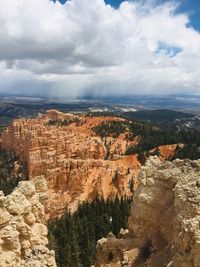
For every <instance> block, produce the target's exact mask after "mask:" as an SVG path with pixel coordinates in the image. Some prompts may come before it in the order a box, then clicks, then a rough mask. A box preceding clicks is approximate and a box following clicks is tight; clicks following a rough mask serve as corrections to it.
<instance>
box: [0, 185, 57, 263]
mask: <svg viewBox="0 0 200 267" xmlns="http://www.w3.org/2000/svg"><path fill="white" fill-rule="evenodd" d="M43 182H44V181H43ZM36 191H37V190H36V188H35V185H34V181H31V182H21V183H19V185H18V187H17V188H16V189H15V190H14V191H13V193H11V194H10V195H8V196H6V197H4V195H3V194H2V192H0V198H1V200H0V266H2V267H25V266H26V267H27V266H29V267H33V266H37V267H38V266H41V267H45V266H46V267H50V266H51V267H56V263H55V259H54V252H53V251H49V249H48V248H47V244H48V240H47V228H46V226H45V225H44V224H43V223H42V220H41V218H38V217H40V215H39V211H38V210H40V213H42V214H44V208H43V206H42V204H41V203H40V202H39V195H38V194H39V193H37V192H36ZM43 193H44V192H43ZM33 199H34V201H33Z"/></svg>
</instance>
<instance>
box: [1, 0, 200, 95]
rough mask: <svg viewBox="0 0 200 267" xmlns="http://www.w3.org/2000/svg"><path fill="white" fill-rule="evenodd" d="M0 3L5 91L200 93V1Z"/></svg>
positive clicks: (21, 0)
mask: <svg viewBox="0 0 200 267" xmlns="http://www.w3.org/2000/svg"><path fill="white" fill-rule="evenodd" d="M61 2H62V3H61ZM0 4H1V9H0V24H1V27H0V94H14V95H16V94H19V95H34V96H43V95H44V96H50V97H55V96H56V97H60V98H63V97H79V96H84V95H85V94H87V95H88V94H91V95H95V96H106V95H126V96H127V95H135V94H200V1H199V0H182V1H178V0H169V1H165V0H135V1H134V0H132V1H120V0H106V2H104V0H68V1H66V0H60V1H58V0H53V1H52V0H51V1H50V0H35V1H33V0H15V1H13V0H6V1H3V0H0Z"/></svg>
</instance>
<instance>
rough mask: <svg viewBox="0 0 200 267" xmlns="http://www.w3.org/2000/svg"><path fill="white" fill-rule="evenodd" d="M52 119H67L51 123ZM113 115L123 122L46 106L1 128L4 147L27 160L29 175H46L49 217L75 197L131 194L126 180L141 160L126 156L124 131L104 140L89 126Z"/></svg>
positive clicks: (73, 204)
mask: <svg viewBox="0 0 200 267" xmlns="http://www.w3.org/2000/svg"><path fill="white" fill-rule="evenodd" d="M52 120H59V121H64V120H71V123H70V124H69V125H59V124H55V125H51V124H50V123H49V121H52ZM113 120H122V121H123V119H120V118H114V117H89V116H84V115H79V116H76V115H72V114H64V113H62V112H58V111H56V110H50V111H48V112H47V113H46V114H45V115H41V116H39V117H38V118H36V119H18V120H14V121H13V122H12V123H11V125H10V126H9V127H8V129H7V130H5V131H4V133H3V135H2V147H3V148H4V149H7V150H13V151H15V152H16V153H17V154H18V155H19V157H20V160H21V161H23V162H26V163H27V165H28V171H29V179H33V178H34V177H36V176H41V175H44V176H45V178H46V180H47V184H48V191H49V199H48V202H47V203H46V213H47V214H48V215H49V216H51V217H52V216H55V215H57V214H60V213H61V212H63V209H64V208H65V207H66V205H68V206H69V208H71V209H72V210H74V209H75V208H76V206H77V203H78V202H79V201H84V200H88V199H93V198H94V197H95V196H96V195H97V194H99V195H101V196H103V197H104V198H107V197H112V196H114V195H116V194H118V195H120V196H124V195H130V186H129V183H130V180H131V179H132V178H134V177H136V176H137V173H138V171H139V169H140V163H139V162H138V160H137V156H136V155H129V156H124V153H125V151H126V148H127V146H128V145H129V141H127V140H126V138H125V135H123V134H121V135H120V136H119V137H118V138H113V137H107V138H104V139H102V138H100V137H99V136H97V135H96V134H95V133H94V132H93V131H92V128H93V127H94V126H97V125H99V124H100V123H101V122H103V121H104V122H105V121H113ZM108 155H109V156H108ZM136 184H137V183H136Z"/></svg>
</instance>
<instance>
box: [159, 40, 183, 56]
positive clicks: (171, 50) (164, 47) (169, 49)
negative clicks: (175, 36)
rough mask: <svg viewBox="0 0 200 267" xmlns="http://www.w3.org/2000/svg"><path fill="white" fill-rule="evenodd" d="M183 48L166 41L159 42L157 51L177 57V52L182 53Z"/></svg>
mask: <svg viewBox="0 0 200 267" xmlns="http://www.w3.org/2000/svg"><path fill="white" fill-rule="evenodd" d="M182 51H183V50H182V48H180V47H177V46H170V45H168V44H166V43H163V42H159V44H158V47H157V49H156V51H155V52H156V53H157V54H158V53H162V54H165V55H168V56H169V57H175V56H176V55H177V54H179V53H181V52H182Z"/></svg>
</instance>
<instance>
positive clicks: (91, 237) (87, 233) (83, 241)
mask: <svg viewBox="0 0 200 267" xmlns="http://www.w3.org/2000/svg"><path fill="white" fill-rule="evenodd" d="M130 206H131V198H121V199H119V198H118V197H116V198H115V199H114V200H110V199H108V200H106V201H105V200H103V199H100V198H96V199H95V200H94V201H92V202H85V203H82V204H80V206H79V208H78V210H77V212H75V213H74V214H71V213H70V212H69V211H67V210H66V211H65V214H64V215H63V216H62V217H61V218H57V219H55V220H53V221H50V222H49V226H48V228H49V242H50V248H51V249H53V250H55V252H56V261H57V265H58V267H79V266H83V267H90V266H91V265H92V264H93V263H94V261H95V256H96V241H97V240H99V239H100V238H102V237H106V236H107V235H108V233H109V232H111V231H112V232H113V233H114V234H115V235H118V233H119V232H120V229H121V228H124V229H126V228H127V222H128V217H129V214H130Z"/></svg>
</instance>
